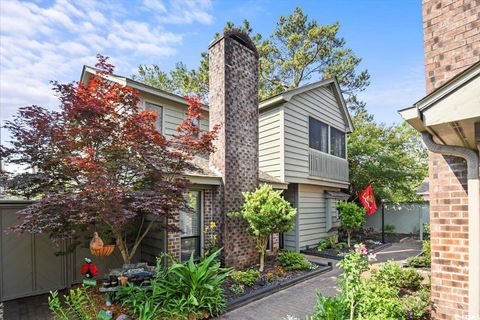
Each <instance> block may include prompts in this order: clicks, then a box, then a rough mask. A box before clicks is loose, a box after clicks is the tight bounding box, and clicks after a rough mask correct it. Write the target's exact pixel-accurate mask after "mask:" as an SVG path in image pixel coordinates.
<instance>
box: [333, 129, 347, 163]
mask: <svg viewBox="0 0 480 320" xmlns="http://www.w3.org/2000/svg"><path fill="white" fill-rule="evenodd" d="M330 154H332V155H334V156H337V157H340V158H343V159H345V132H342V131H340V130H338V129H335V128H333V127H330Z"/></svg>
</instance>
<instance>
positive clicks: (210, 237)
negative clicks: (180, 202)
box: [203, 221, 218, 257]
mask: <svg viewBox="0 0 480 320" xmlns="http://www.w3.org/2000/svg"><path fill="white" fill-rule="evenodd" d="M216 229H217V224H216V223H215V221H211V222H210V224H209V225H207V226H205V229H204V230H203V231H204V234H205V245H204V247H203V250H204V252H205V256H206V257H208V256H209V255H211V254H212V253H214V252H216V251H217V250H218V247H217V240H218V235H217V232H216V231H215V230H216Z"/></svg>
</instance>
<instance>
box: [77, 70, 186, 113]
mask: <svg viewBox="0 0 480 320" xmlns="http://www.w3.org/2000/svg"><path fill="white" fill-rule="evenodd" d="M97 71H99V70H98V69H96V68H93V67H90V66H86V65H84V66H83V69H82V74H81V76H80V81H82V82H86V80H87V79H88V77H89V74H96V73H97ZM106 78H107V79H108V80H110V81H113V82H115V83H118V84H121V85H124V86H129V87H132V88H134V89H137V90H139V91H143V92H147V93H150V94H153V95H156V96H159V97H161V98H164V99H167V100H170V101H173V102H177V103H180V104H183V105H186V106H187V105H188V103H187V101H185V99H184V98H183V97H182V96H179V95H177V94H174V93H170V92H168V91H165V90H162V89H157V88H155V87H152V86H149V85H147V84H144V83H142V82H139V81H136V80H133V79H130V78H127V77H123V76H119V75H117V74H113V73H112V74H108V75H106Z"/></svg>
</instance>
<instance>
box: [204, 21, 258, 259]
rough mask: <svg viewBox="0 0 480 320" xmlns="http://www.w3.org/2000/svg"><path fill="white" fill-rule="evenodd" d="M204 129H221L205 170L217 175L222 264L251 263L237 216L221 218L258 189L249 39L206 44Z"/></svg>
mask: <svg viewBox="0 0 480 320" xmlns="http://www.w3.org/2000/svg"><path fill="white" fill-rule="evenodd" d="M209 68H210V72H209V109H210V120H209V122H210V125H211V126H212V125H214V124H217V123H220V124H221V125H222V128H221V130H220V132H219V134H218V138H217V140H216V142H215V146H216V151H215V152H214V153H213V154H212V155H210V160H209V162H210V166H211V167H213V168H216V169H217V170H218V171H219V172H220V173H221V175H222V180H223V186H222V187H220V188H219V189H218V190H217V191H216V193H217V194H216V195H215V198H217V201H218V203H219V204H220V209H221V208H223V212H219V214H217V216H221V217H222V220H223V221H222V222H221V225H222V227H223V229H222V230H221V239H220V241H221V244H222V245H223V247H224V255H225V264H226V265H227V266H234V267H244V266H248V265H250V264H252V263H254V262H256V258H257V254H256V252H255V244H254V241H253V240H252V239H251V238H250V236H249V235H248V233H247V227H248V226H247V224H246V222H245V221H244V220H242V219H240V218H227V217H226V214H227V213H228V212H231V211H237V210H238V209H239V208H240V206H241V204H242V203H243V196H242V192H243V191H253V190H255V189H256V188H257V185H258V54H257V51H256V48H255V45H254V44H253V42H252V41H251V39H250V38H249V36H248V35H247V34H245V33H243V32H240V31H238V30H232V31H227V32H225V33H224V34H223V35H222V36H220V37H218V38H216V39H215V40H214V41H213V42H212V43H211V44H210V46H209Z"/></svg>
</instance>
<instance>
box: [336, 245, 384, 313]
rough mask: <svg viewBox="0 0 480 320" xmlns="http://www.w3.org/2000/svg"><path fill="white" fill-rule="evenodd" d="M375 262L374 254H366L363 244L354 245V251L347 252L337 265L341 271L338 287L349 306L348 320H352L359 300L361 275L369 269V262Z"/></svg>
mask: <svg viewBox="0 0 480 320" xmlns="http://www.w3.org/2000/svg"><path fill="white" fill-rule="evenodd" d="M374 260H376V256H375V255H374V254H370V255H369V254H368V250H367V247H366V246H365V245H364V244H363V243H360V244H356V245H355V246H354V250H353V251H351V252H349V253H348V254H347V255H345V257H344V258H343V259H342V260H341V261H340V262H339V263H338V266H340V267H341V268H342V269H343V274H342V278H341V279H340V281H339V282H340V287H341V289H342V292H343V293H344V296H345V299H346V301H347V303H348V304H349V306H350V319H353V315H354V313H355V307H356V305H357V303H358V301H359V299H360V293H361V288H362V280H361V276H362V273H363V272H365V271H367V270H368V269H369V265H370V263H369V261H374Z"/></svg>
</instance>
